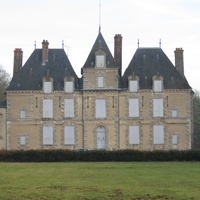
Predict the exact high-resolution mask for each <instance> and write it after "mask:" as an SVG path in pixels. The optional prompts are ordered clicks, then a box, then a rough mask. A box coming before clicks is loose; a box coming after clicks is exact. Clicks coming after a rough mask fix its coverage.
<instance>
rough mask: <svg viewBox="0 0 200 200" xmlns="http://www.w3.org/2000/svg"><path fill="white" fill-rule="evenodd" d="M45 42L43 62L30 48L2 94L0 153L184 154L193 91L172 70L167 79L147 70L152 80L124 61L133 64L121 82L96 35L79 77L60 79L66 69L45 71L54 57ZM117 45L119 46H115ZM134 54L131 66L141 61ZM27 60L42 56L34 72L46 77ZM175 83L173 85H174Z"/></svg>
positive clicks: (188, 146) (117, 69) (188, 143)
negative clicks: (131, 151)
mask: <svg viewBox="0 0 200 200" xmlns="http://www.w3.org/2000/svg"><path fill="white" fill-rule="evenodd" d="M117 36H120V38H121V35H117ZM99 41H100V42H99ZM120 42H121V41H120ZM48 44H49V43H48V41H46V44H45V41H43V43H42V45H43V46H45V51H44V52H45V56H39V53H40V51H36V50H35V52H34V53H33V55H31V57H30V61H27V63H26V64H25V65H24V66H23V67H22V69H21V70H20V71H18V72H17V73H18V75H16V77H13V80H12V81H11V84H10V86H9V87H8V89H7V93H6V95H7V106H6V108H4V109H3V108H1V109H0V124H1V135H0V137H1V138H0V147H1V148H4V149H8V150H12V149H25V150H27V149H71V150H74V149H79V148H89V149H107V150H115V149H137V150H157V149H158V150H170V149H178V150H186V149H191V144H192V89H191V88H190V86H189V85H188V84H187V81H186V79H185V78H184V77H183V76H184V75H183V74H181V75H180V73H179V72H178V71H177V70H176V69H175V67H174V66H172V67H173V69H171V71H170V73H168V71H165V68H162V69H161V68H159V67H157V69H156V70H157V71H156V73H155V72H152V71H153V70H152V71H151V72H152V74H151V73H150V74H146V75H144V76H143V77H142V75H141V74H140V72H138V71H137V63H134V62H135V61H131V63H132V62H133V64H131V63H130V66H129V67H128V68H127V70H126V71H125V73H124V76H121V66H118V64H116V63H115V61H114V58H112V56H111V54H110V52H109V50H108V48H107V46H106V44H105V41H104V39H103V38H102V35H101V33H99V35H98V37H97V40H96V42H95V44H94V46H93V49H92V50H91V52H90V55H89V56H88V59H87V60H86V63H85V65H84V66H83V68H82V69H81V72H82V77H81V78H80V79H79V78H77V77H76V76H75V75H72V73H73V71H71V73H69V67H68V69H67V73H66V74H65V71H66V67H63V70H64V71H63V73H59V72H58V71H55V70H54V69H53V67H51V65H50V64H51V55H52V57H53V58H52V59H53V60H52V62H55V61H56V58H57V57H58V56H59V55H57V54H56V51H54V52H51V51H50V50H49V49H48ZM118 46H119V48H121V47H120V45H119V43H118ZM95 48H96V49H95ZM116 51H117V50H116ZM138 51H139V53H140V52H141V50H140V49H139V50H138ZM142 51H143V50H142ZM155 51H156V54H155V55H156V56H155V60H156V61H155V63H158V55H159V56H160V59H161V57H162V56H165V55H164V54H163V52H162V51H161V49H156V50H155ZM42 52H43V51H41V54H43V53H42ZM120 52H121V50H120ZM149 52H152V51H151V50H148V51H147V50H145V54H144V53H142V57H141V58H142V60H143V61H144V67H145V65H146V63H148V62H150V61H149V60H150V59H149V60H148V56H151V53H149ZM47 54H48V55H47ZM137 54H138V52H136V56H137ZM140 54H141V53H140ZM98 56H99V57H98ZM117 56H118V58H120V55H117ZM136 56H134V57H133V60H136V61H137V60H141V59H137V57H136ZM44 57H45V58H44ZM33 58H34V59H36V60H37V62H39V61H38V60H39V58H41V61H40V62H41V64H40V66H38V70H41V68H42V70H43V71H44V72H45V73H43V71H42V72H38V71H35V72H34V68H33V67H34V64H33V67H32V66H31V67H30V69H29V68H28V67H29V66H30V65H31V64H30V63H34V62H33ZM47 58H48V61H47V60H46V59H47ZM151 59H152V58H151ZM164 59H166V58H164ZM119 60H120V59H119ZM119 60H118V62H121V61H119ZM147 61H148V62H147ZM35 62H36V61H35ZM45 62H46V63H45ZM47 62H49V63H47ZM59 62H60V60H59ZM166 62H168V60H167V61H166ZM139 63H140V64H139V65H140V66H139V68H138V69H139V70H140V71H142V73H143V74H145V73H144V70H145V68H144V69H142V67H141V66H142V65H143V64H142V63H141V61H139ZM48 64H49V67H48ZM55 65H56V63H55ZM164 65H165V64H161V65H159V66H161V67H162V66H164ZM166 65H167V64H166ZM169 65H170V67H171V63H169ZM35 66H37V65H36V64H35ZM52 66H54V65H52ZM45 67H46V68H45ZM170 67H169V70H170ZM18 68H20V67H19V66H18ZM179 68H180V69H181V67H179ZM23 70H24V71H23ZM25 70H26V71H25ZM131 70H132V71H131ZM148 70H149V69H148ZM173 70H175V71H173ZM25 72H26V73H25ZM27 72H28V73H29V75H28V74H27ZM51 72H52V73H51ZM128 72H129V73H128ZM172 72H173V73H174V74H173V76H172ZM20 73H21V75H20ZM30 73H31V75H30ZM34 73H38V74H35V75H36V76H40V75H41V73H43V74H42V75H41V78H38V79H37V81H38V82H37V81H36V78H35V82H34V81H33V80H32V79H31V78H30V81H29V78H27V81H25V82H24V83H23V82H20V81H21V78H23V77H20V76H26V75H27V76H31V77H32V78H33V77H35V76H33V75H32V74H34ZM58 73H59V74H58ZM165 73H166V76H165ZM24 74H25V75H24ZM167 74H170V75H167ZM17 76H18V77H17ZM61 76H62V77H61ZM61 79H62V80H61ZM174 79H176V80H175V81H177V80H178V79H179V80H178V83H177V82H175V81H174ZM149 80H150V81H149ZM169 80H170V81H169ZM31 81H33V82H31ZM148 81H149V82H150V83H151V85H149V83H148ZM156 81H157V82H156ZM182 82H183V84H179V83H182ZM23 84H26V85H23ZM45 84H47V86H45ZM68 84H69V85H70V84H72V87H69V86H68ZM132 84H133V85H132ZM157 84H158V85H157ZM178 84H179V85H178ZM182 85H184V86H182ZM69 88H70V89H69Z"/></svg>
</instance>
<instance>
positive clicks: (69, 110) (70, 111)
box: [64, 99, 74, 117]
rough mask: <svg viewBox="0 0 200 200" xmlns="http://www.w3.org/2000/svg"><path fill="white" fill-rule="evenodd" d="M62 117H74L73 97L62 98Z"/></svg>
mask: <svg viewBox="0 0 200 200" xmlns="http://www.w3.org/2000/svg"><path fill="white" fill-rule="evenodd" d="M64 117H74V99H65V100H64Z"/></svg>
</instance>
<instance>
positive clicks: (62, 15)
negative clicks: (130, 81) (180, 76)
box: [0, 0, 200, 91]
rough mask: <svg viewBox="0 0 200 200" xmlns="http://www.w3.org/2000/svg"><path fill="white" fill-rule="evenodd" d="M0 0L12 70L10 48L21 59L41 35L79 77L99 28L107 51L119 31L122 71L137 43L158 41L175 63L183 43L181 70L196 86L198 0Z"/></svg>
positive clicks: (2, 47) (0, 39)
mask: <svg viewBox="0 0 200 200" xmlns="http://www.w3.org/2000/svg"><path fill="white" fill-rule="evenodd" d="M100 13H101V17H100V19H101V20H99V0H0V30H1V31H0V64H1V65H2V66H3V67H4V69H5V70H6V71H7V72H9V73H10V74H11V75H12V71H13V51H14V49H15V48H22V50H23V52H24V53H23V64H24V63H25V62H26V60H27V59H28V57H29V56H30V55H31V53H32V52H33V50H34V42H35V41H36V48H41V42H42V40H43V39H45V40H48V41H49V48H62V40H64V44H65V51H66V53H67V54H68V57H69V60H70V62H71V64H72V66H73V67H74V69H75V71H76V73H77V75H78V76H79V77H80V76H81V75H80V72H81V67H82V66H83V65H84V63H85V61H86V59H87V56H88V54H89V52H90V50H91V48H92V45H93V43H94V41H95V39H96V37H97V35H98V30H99V21H100V24H101V32H102V34H103V37H104V39H105V40H106V42H107V44H108V46H109V48H110V50H111V52H112V53H113V49H114V47H113V46H114V36H115V34H122V37H123V47H122V48H123V72H124V70H125V69H126V68H127V66H128V64H129V62H130V61H131V58H132V57H133V55H134V53H135V51H136V49H137V47H138V45H137V41H138V39H139V43H140V47H159V40H160V39H161V48H162V49H163V51H164V52H165V53H166V55H167V56H168V57H169V59H170V60H171V61H172V63H174V50H175V49H176V48H183V49H184V66H185V76H186V78H187V80H188V82H189V84H190V86H191V87H192V88H193V89H194V90H199V91H200V62H199V58H200V1H199V0H101V12H100Z"/></svg>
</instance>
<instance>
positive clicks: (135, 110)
mask: <svg viewBox="0 0 200 200" xmlns="http://www.w3.org/2000/svg"><path fill="white" fill-rule="evenodd" d="M129 117H139V99H129Z"/></svg>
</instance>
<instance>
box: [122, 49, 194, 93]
mask: <svg viewBox="0 0 200 200" xmlns="http://www.w3.org/2000/svg"><path fill="white" fill-rule="evenodd" d="M132 74H134V75H136V76H138V77H139V85H140V89H152V84H153V81H152V78H153V76H155V75H160V76H162V77H163V83H164V88H165V89H191V87H190V85H189V84H188V82H187V80H186V78H185V77H183V76H182V75H181V74H180V73H179V72H178V71H177V70H176V68H175V67H174V65H173V64H172V62H171V61H170V60H169V58H168V57H167V56H166V54H165V53H164V52H163V50H162V49H161V48H138V49H137V50H136V52H135V54H134V56H133V58H132V60H131V62H130V64H129V66H128V67H127V69H126V70H125V72H124V75H123V82H121V84H122V87H125V88H127V87H128V77H129V76H130V75H132Z"/></svg>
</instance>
